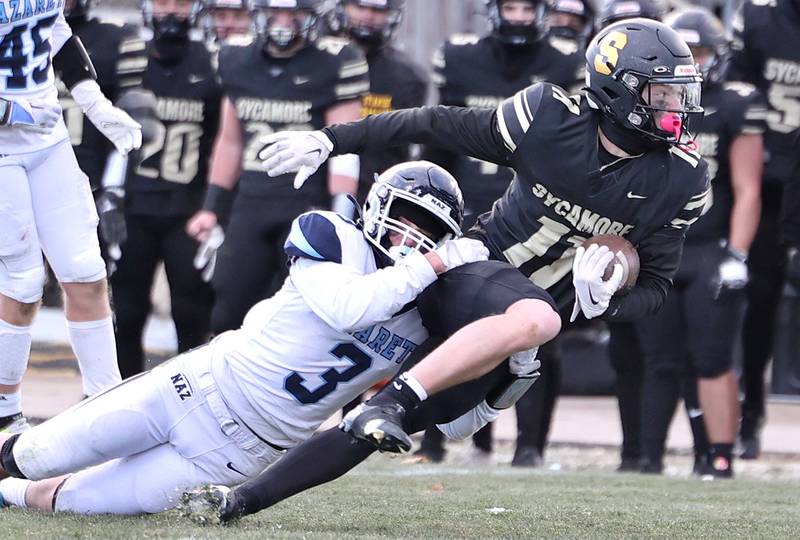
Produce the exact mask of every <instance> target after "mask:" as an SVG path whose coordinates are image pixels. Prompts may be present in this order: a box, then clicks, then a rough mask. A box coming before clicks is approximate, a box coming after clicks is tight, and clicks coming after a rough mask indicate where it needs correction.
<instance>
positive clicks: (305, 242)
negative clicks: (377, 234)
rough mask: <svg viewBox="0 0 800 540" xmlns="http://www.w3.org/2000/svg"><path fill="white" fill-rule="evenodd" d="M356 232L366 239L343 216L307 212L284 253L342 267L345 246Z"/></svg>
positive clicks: (295, 226) (299, 219)
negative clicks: (348, 238)
mask: <svg viewBox="0 0 800 540" xmlns="http://www.w3.org/2000/svg"><path fill="white" fill-rule="evenodd" d="M353 233H357V234H358V235H359V236H360V237H362V238H363V235H362V234H361V232H360V231H359V230H358V228H356V226H355V224H354V223H353V222H352V221H349V220H346V219H345V218H343V217H342V216H340V215H339V214H336V213H334V212H328V211H312V212H306V213H305V214H301V215H300V216H298V217H297V218H296V219H295V220H294V221H293V222H292V228H291V230H290V231H289V236H288V237H287V238H286V243H285V244H284V245H283V250H284V252H285V253H286V255H287V256H288V257H302V258H305V259H312V260H314V261H327V262H333V263H337V264H341V263H342V247H343V245H346V241H347V237H349V236H350V234H353Z"/></svg>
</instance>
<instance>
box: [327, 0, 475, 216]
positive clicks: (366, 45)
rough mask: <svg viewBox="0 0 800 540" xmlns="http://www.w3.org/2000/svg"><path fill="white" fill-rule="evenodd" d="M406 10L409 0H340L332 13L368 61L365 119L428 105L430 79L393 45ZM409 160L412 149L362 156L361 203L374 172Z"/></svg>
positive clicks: (331, 22)
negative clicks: (383, 113)
mask: <svg viewBox="0 0 800 540" xmlns="http://www.w3.org/2000/svg"><path fill="white" fill-rule="evenodd" d="M404 10H405V0H337V2H336V5H335V6H334V8H333V9H332V10H331V11H330V12H329V13H328V14H327V17H326V21H327V25H328V27H329V28H330V30H331V31H332V32H333V33H335V34H336V35H339V36H342V37H346V38H348V39H350V40H352V41H353V43H354V44H356V45H358V47H359V48H360V49H361V51H362V52H363V53H364V56H365V57H366V59H367V65H368V66H369V93H368V94H366V95H364V96H362V97H361V116H362V118H363V117H366V116H369V115H370V114H378V113H382V112H389V111H394V110H397V109H408V108H411V107H420V106H422V105H424V104H425V97H426V95H427V93H428V80H427V77H426V75H425V73H424V71H423V70H422V68H420V66H418V65H417V64H415V63H414V62H413V61H412V60H411V58H409V57H408V55H407V54H406V53H404V52H403V51H401V50H400V49H398V48H397V47H395V46H394V44H393V43H392V41H393V39H394V35H395V33H396V31H397V28H398V27H399V26H400V23H401V22H402V20H403V14H404ZM409 156H410V148H409V145H400V146H394V147H392V148H386V149H384V150H382V151H380V152H375V153H371V154H361V155H359V159H360V168H361V172H360V174H359V179H358V196H357V198H358V200H359V201H364V200H365V198H366V196H367V193H368V192H369V190H370V188H371V187H372V184H373V182H374V181H375V171H383V170H386V169H387V168H389V167H391V166H392V165H394V164H396V163H400V162H401V161H406V160H408V159H409ZM445 168H446V167H445ZM459 183H461V179H460V178H459ZM461 186H462V189H463V184H461ZM347 204H348V205H349V203H347Z"/></svg>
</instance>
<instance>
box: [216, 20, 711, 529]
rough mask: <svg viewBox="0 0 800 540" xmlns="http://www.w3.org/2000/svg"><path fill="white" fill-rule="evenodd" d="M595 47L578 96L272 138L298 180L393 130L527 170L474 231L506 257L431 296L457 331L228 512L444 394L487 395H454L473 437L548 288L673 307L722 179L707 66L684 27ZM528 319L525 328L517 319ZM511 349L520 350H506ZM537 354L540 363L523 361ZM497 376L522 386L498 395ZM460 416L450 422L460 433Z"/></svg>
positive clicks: (270, 167)
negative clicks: (696, 139)
mask: <svg viewBox="0 0 800 540" xmlns="http://www.w3.org/2000/svg"><path fill="white" fill-rule="evenodd" d="M586 60H587V73H588V76H587V91H586V93H585V94H584V95H578V96H567V95H566V93H565V92H564V91H563V90H562V89H561V88H559V87H557V86H553V85H550V84H546V83H539V84H535V85H533V86H530V87H528V88H527V89H525V90H522V91H520V92H518V93H517V94H515V95H514V97H512V98H509V99H508V100H506V101H504V102H503V103H501V104H500V106H499V107H498V108H497V109H495V110H494V111H493V110H490V109H480V108H458V107H442V106H439V107H426V108H421V109H411V110H407V111H397V112H393V113H387V114H383V115H377V116H372V117H369V118H367V119H365V120H362V121H360V122H355V123H351V124H346V125H338V126H329V127H327V128H325V129H324V130H322V131H321V132H316V133H311V134H307V133H300V132H292V133H283V134H276V135H272V136H269V137H267V138H266V139H265V142H267V143H269V146H268V147H267V148H266V149H265V150H264V151H263V152H262V153H261V157H262V159H264V160H265V162H264V166H265V167H266V169H267V171H268V172H269V173H270V174H272V175H278V174H285V173H286V172H288V171H293V170H294V171H297V170H300V174H299V176H298V181H302V180H304V178H307V177H308V175H309V174H310V173H311V172H312V171H313V170H315V169H316V167H317V166H319V165H320V164H321V163H322V162H324V159H325V158H327V156H328V155H330V154H331V153H340V152H358V151H362V150H371V149H373V148H381V147H383V146H385V145H387V144H388V143H389V142H390V141H395V142H401V141H402V142H406V141H416V142H421V143H426V144H439V145H442V146H445V147H446V148H447V149H449V150H450V151H453V152H456V153H465V154H470V155H473V156H475V157H477V158H480V159H485V160H491V161H495V162H498V163H500V164H503V165H511V166H512V167H513V168H514V170H515V172H516V176H515V178H514V180H513V181H512V183H511V185H510V186H509V188H508V190H507V191H506V193H505V194H504V195H503V197H502V198H501V199H500V200H499V201H498V202H497V203H496V204H495V206H494V210H493V212H491V213H487V214H484V215H482V216H481V217H480V218H479V220H478V223H477V225H476V226H475V227H474V228H473V230H472V231H470V233H468V234H469V235H471V236H473V237H476V238H480V239H482V240H483V241H484V242H485V244H486V246H487V247H488V248H489V251H490V254H491V257H492V258H494V259H495V260H490V261H487V262H484V263H473V264H471V265H466V266H465V267H464V271H462V272H457V271H451V272H448V273H445V274H443V276H442V278H443V279H444V281H443V282H442V283H441V284H439V285H437V286H436V287H432V288H429V289H428V294H426V295H424V296H425V297H423V298H421V299H420V303H419V304H418V305H419V308H420V310H421V313H422V314H423V319H424V320H425V322H426V326H428V328H429V330H430V331H431V334H432V335H435V336H436V335H438V336H443V337H446V336H448V335H450V334H452V335H451V337H450V338H448V339H447V340H446V341H444V343H443V344H442V345H441V346H439V347H438V348H436V349H435V350H434V351H433V352H431V353H430V354H428V355H427V356H425V357H424V358H423V359H422V360H421V361H420V362H419V363H418V364H416V365H415V366H414V367H413V368H411V369H410V370H408V371H405V372H404V373H403V374H402V375H401V376H400V377H399V378H396V379H395V380H394V381H392V384H391V385H387V386H386V388H384V389H383V390H381V392H379V393H378V394H377V395H376V396H375V397H373V398H372V399H371V400H370V401H369V402H367V404H366V406H365V407H364V406H362V409H361V411H360V412H359V414H356V415H348V416H349V418H347V419H346V425H347V427H348V429H349V434H348V433H345V432H343V431H342V430H339V429H336V428H334V429H331V430H328V431H326V432H324V433H322V434H319V435H317V436H316V437H315V438H314V439H311V440H310V441H308V442H307V443H305V444H303V445H300V446H298V447H296V448H294V449H293V450H292V451H290V452H289V454H288V455H287V456H286V457H285V458H284V460H283V461H282V462H281V463H279V464H278V465H277V466H276V467H272V468H270V469H269V470H268V471H267V472H266V473H264V474H262V475H261V476H260V477H259V478H258V479H257V480H254V481H252V482H249V483H246V484H244V485H243V486H242V487H240V488H239V489H238V490H236V491H235V492H233V495H232V496H228V495H230V494H227V495H223V497H222V500H221V501H220V502H221V505H220V517H221V519H222V520H226V519H231V518H232V517H236V516H239V515H242V514H248V513H253V512H255V511H258V510H259V509H262V508H266V507H267V506H270V505H272V504H275V503H277V502H278V501H280V500H283V499H285V498H286V497H289V496H291V495H293V494H295V493H297V492H298V491H301V490H303V489H307V488H309V487H312V486H314V485H318V484H319V483H322V482H326V481H330V480H333V479H335V478H336V477H338V476H340V475H341V474H344V473H345V472H347V470H349V469H351V468H352V467H354V466H355V465H357V464H358V463H360V462H361V461H363V460H364V459H366V457H367V456H369V455H370V454H371V453H372V452H374V451H375V450H376V448H380V449H382V450H384V451H398V450H407V449H408V448H409V447H410V441H409V440H408V438H407V436H405V437H404V435H403V434H402V430H401V429H400V425H399V424H402V425H403V426H404V427H405V428H406V429H407V430H408V431H416V430H417V429H420V428H421V427H423V426H424V425H426V423H427V422H428V421H429V420H430V417H429V416H428V414H429V413H430V410H427V411H426V409H427V408H428V407H430V405H431V403H432V402H434V401H437V400H445V401H444V402H443V403H440V405H442V406H444V405H446V404H447V403H448V401H449V402H451V403H452V404H453V405H456V404H457V405H459V406H464V405H468V402H469V401H470V399H471V400H472V403H473V405H475V408H474V409H472V411H469V410H467V412H466V414H464V415H463V416H458V415H460V414H462V413H464V410H463V409H462V410H456V409H455V408H452V409H451V410H450V411H448V412H449V413H450V414H449V415H448V416H444V417H438V418H435V420H436V421H438V422H444V423H448V422H449V421H450V420H452V419H453V418H456V420H455V421H454V422H455V424H461V422H462V421H463V422H466V423H467V424H469V427H470V429H466V430H463V431H462V430H458V433H459V435H462V436H463V435H464V433H465V432H466V433H467V434H468V433H469V431H474V429H477V428H479V427H481V426H482V424H483V423H485V421H486V420H490V419H491V416H492V415H495V416H496V413H497V412H498V411H497V410H496V409H495V408H493V407H491V405H492V403H494V404H495V405H497V406H498V407H502V406H509V405H510V403H513V400H514V399H515V398H516V397H518V392H519V391H524V390H525V389H527V388H528V387H529V386H530V384H529V383H526V382H523V381H521V379H522V378H524V377H510V378H509V375H508V374H509V372H511V373H515V372H512V371H511V370H512V369H513V368H514V367H515V366H519V365H520V364H527V365H528V366H529V367H530V368H533V367H534V366H535V365H536V364H538V362H537V361H536V360H535V351H534V350H530V349H527V350H526V347H530V345H531V343H534V344H535V343H536V341H538V342H539V343H542V342H543V341H547V340H549V339H550V338H552V337H553V335H554V333H555V332H554V330H558V325H556V326H555V327H554V326H552V324H553V322H554V321H553V318H552V311H548V310H550V306H551V305H554V304H552V303H551V302H552V300H551V299H549V298H548V296H547V294H546V293H545V291H544V289H546V290H547V292H550V293H551V294H552V295H553V297H554V298H555V299H556V303H557V304H558V307H559V308H560V309H561V310H562V313H563V314H564V315H569V312H570V311H569V310H570V308H571V309H572V316H571V317H570V318H572V319H575V318H576V317H577V316H578V315H579V314H581V313H582V314H583V316H584V317H587V318H602V319H605V320H635V319H638V318H641V317H643V316H645V315H647V314H648V313H652V312H655V311H657V310H658V309H659V308H660V307H661V306H662V304H663V303H664V300H665V298H666V295H667V291H668V289H669V286H670V283H671V279H672V276H673V275H674V273H675V271H676V270H677V268H678V264H679V262H680V258H681V249H682V245H683V240H684V235H685V233H686V229H687V228H688V227H689V226H690V225H691V224H692V223H693V222H694V221H696V220H697V218H698V217H699V215H700V213H701V211H702V209H703V208H704V207H705V205H706V203H707V197H708V192H709V183H708V176H707V174H708V171H707V168H706V164H705V162H703V161H702V159H701V158H700V156H699V155H698V154H696V153H694V152H693V151H692V150H691V149H690V148H688V146H687V145H688V141H687V136H686V129H687V122H690V118H691V117H693V116H694V115H695V114H697V113H700V112H702V109H701V108H700V107H699V98H700V96H699V90H700V77H699V74H698V73H697V71H696V68H695V66H694V60H693V58H692V56H691V53H690V51H689V48H688V47H687V45H686V44H685V43H684V42H683V40H682V39H681V38H680V37H679V36H678V35H677V33H676V32H675V31H673V30H672V29H670V28H669V27H667V26H665V25H663V24H660V23H657V22H654V21H648V20H644V19H636V20H632V21H628V22H626V23H625V24H624V25H622V24H620V25H612V26H611V27H609V28H607V29H606V30H605V31H602V32H600V34H599V35H598V36H597V37H596V38H595V39H594V40H593V41H592V43H591V45H590V46H589V48H588V51H587V54H586ZM601 232H604V233H610V234H616V235H621V236H625V237H626V238H628V239H629V240H630V241H631V242H632V243H633V244H634V245H636V246H637V248H638V252H639V256H640V259H641V263H642V270H641V273H640V274H639V279H638V282H637V284H636V286H634V287H633V288H632V289H631V290H630V291H629V292H628V293H627V294H626V295H614V290H615V289H616V287H617V286H618V285H619V283H620V278H621V275H620V270H621V268H620V269H617V270H615V272H614V273H615V274H616V275H615V276H612V277H611V278H610V279H609V280H608V281H603V279H602V274H603V271H604V270H605V268H606V263H608V262H610V261H611V259H612V258H613V256H614V255H613V254H612V253H611V252H610V251H608V249H607V248H605V249H602V248H598V249H593V250H591V251H587V250H584V249H583V247H580V246H581V244H582V242H583V241H584V240H585V239H586V238H588V237H590V236H592V235H594V234H599V233H601ZM595 265H596V266H595ZM514 268H516V270H515V269H514ZM589 268H594V270H590V269H589ZM497 314H499V315H497ZM431 315H434V316H431ZM517 316H518V318H517V319H516V320H515V321H514V322H515V323H516V325H518V326H514V327H510V326H507V323H508V322H509V321H508V319H509V318H511V317H517ZM470 321H472V322H470ZM498 322H499V323H503V322H505V323H506V325H505V326H498V325H497V323H498ZM426 349H427V350H430V349H429V347H420V352H421V353H422V354H424V353H425V352H426V351H425V350H426ZM415 356H416V359H419V355H415ZM508 356H511V357H512V359H514V360H518V361H517V362H514V363H513V364H512V363H511V362H509V363H505V362H503V359H504V358H507V357H508ZM521 356H522V357H523V359H524V360H527V362H525V361H523V362H519V360H520V357H521ZM537 367H538V366H537ZM517 373H519V372H517ZM522 373H527V374H528V375H532V374H533V371H528V370H524V371H523V372H522ZM491 377H495V378H494V379H492V380H490V379H491ZM503 377H505V379H504V378H503ZM470 379H475V380H472V381H470V382H468V383H466V384H462V385H461V386H455V387H451V388H449V390H447V391H445V392H441V393H439V394H437V395H435V396H432V398H431V399H429V400H423V398H424V397H425V395H426V393H431V394H434V393H437V392H439V391H440V390H442V389H444V388H448V387H450V386H451V385H452V384H453V383H459V382H464V381H469V380H470ZM493 382H494V383H497V382H500V383H508V384H507V386H505V387H503V388H501V391H500V392H499V393H496V392H494V391H493V390H495V389H497V388H498V387H492V386H491V383H493ZM470 394H473V395H471V396H470ZM421 400H423V401H422V404H421V406H417V404H419V403H420V401H421ZM498 401H499V403H498ZM406 411H408V412H407V413H406ZM492 411H494V413H492ZM353 412H356V411H353ZM478 420H480V421H478ZM454 422H449V424H448V425H445V426H444V429H446V430H447V431H453V430H452V429H451V428H453V427H454ZM353 437H355V438H356V439H357V441H358V442H355V443H353Z"/></svg>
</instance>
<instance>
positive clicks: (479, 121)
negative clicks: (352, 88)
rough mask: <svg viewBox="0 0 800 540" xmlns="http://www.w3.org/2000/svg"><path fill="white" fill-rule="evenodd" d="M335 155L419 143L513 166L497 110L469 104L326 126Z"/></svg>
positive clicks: (380, 115) (407, 111) (385, 115)
mask: <svg viewBox="0 0 800 540" xmlns="http://www.w3.org/2000/svg"><path fill="white" fill-rule="evenodd" d="M323 131H324V132H325V133H326V134H327V135H328V137H329V138H330V139H331V141H332V142H333V145H334V149H333V154H361V153H364V152H375V151H378V150H383V149H385V148H387V147H389V146H394V145H398V144H408V143H418V144H428V145H433V146H438V147H440V148H442V149H444V150H447V151H450V152H453V153H456V154H465V155H468V156H472V157H475V158H478V159H482V160H484V161H491V162H493V163H497V164H498V165H505V166H509V161H508V158H509V156H510V152H509V151H508V149H507V147H506V145H505V144H504V142H503V138H502V136H501V135H500V130H499V127H498V123H497V113H496V112H495V111H492V110H491V109H478V108H468V107H445V106H442V105H439V106H435V107H418V108H415V109H405V110H401V111H393V112H389V113H383V114H376V115H373V116H369V117H367V118H365V119H363V120H359V121H357V122H350V123H347V124H337V125H333V126H328V127H326V128H324V129H323Z"/></svg>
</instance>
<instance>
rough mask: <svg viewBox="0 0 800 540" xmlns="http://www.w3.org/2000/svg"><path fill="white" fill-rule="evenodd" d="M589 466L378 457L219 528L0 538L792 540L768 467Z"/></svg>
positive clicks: (794, 500) (794, 515) (795, 516)
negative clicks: (706, 471) (734, 471)
mask: <svg viewBox="0 0 800 540" xmlns="http://www.w3.org/2000/svg"><path fill="white" fill-rule="evenodd" d="M580 455H583V456H584V457H587V454H586V452H581V453H580ZM593 455H594V454H592V453H591V452H590V453H589V454H588V457H589V458H590V459H592V456H593ZM570 459H571V458H565V459H562V460H561V461H569V460H570ZM604 459H606V461H608V459H607V456H606V457H605V458H604ZM684 461H686V463H687V464H688V460H684ZM588 465H589V463H584V464H583V465H581V466H566V467H562V466H561V465H559V466H558V467H552V466H551V467H549V468H547V469H545V470H522V471H521V470H518V469H511V468H509V467H508V466H507V465H505V464H499V465H481V466H469V465H457V464H446V465H413V466H412V465H403V464H401V463H400V461H399V460H390V459H388V458H385V457H380V456H379V457H377V458H373V459H372V460H370V461H369V462H367V463H366V464H364V465H363V466H362V467H360V468H359V469H356V471H353V473H351V474H350V475H348V476H345V477H344V478H342V479H340V480H338V481H336V482H333V483H331V484H328V485H326V486H322V487H320V488H318V489H316V490H312V491H309V492H307V493H304V494H301V495H299V496H297V497H295V498H293V499H289V500H288V501H286V502H284V503H282V504H280V505H278V506H276V507H274V508H271V509H269V510H266V511H264V512H262V513H260V514H257V515H255V516H250V517H247V518H245V519H243V520H242V521H240V522H239V523H237V524H235V525H232V526H228V527H197V526H193V525H192V524H190V523H189V522H187V521H185V520H184V519H183V518H181V517H180V516H179V515H178V514H177V513H175V512H170V513H167V514H163V515H158V516H146V517H137V518H120V517H92V518H89V517H77V516H71V515H44V514H38V513H34V512H28V511H21V510H17V509H5V510H0V538H3V539H7V538H8V539H11V538H41V539H48V538H58V539H66V538H103V539H105V538H330V539H340V538H414V539H417V538H480V539H485V538H515V539H517V538H621V537H626V538H720V539H725V540H728V539H734V538H747V539H750V538H769V539H775V538H798V537H800V482H798V480H797V477H796V476H794V475H792V474H788V475H784V474H783V473H782V471H781V470H779V469H776V468H775V467H774V466H771V465H768V466H767V467H766V469H769V470H771V472H772V473H773V474H772V475H767V476H766V478H767V479H760V478H759V477H758V476H760V475H758V476H757V475H753V474H749V473H748V474H745V475H740V478H737V479H736V480H734V481H730V482H719V481H717V482H701V481H699V480H697V479H693V478H687V477H674V476H673V477H670V476H667V477H654V476H642V475H620V474H615V473H613V472H611V471H610V467H609V466H608V464H606V465H604V466H601V467H600V468H601V471H602V472H598V471H597V470H589V469H587V468H586V467H587V466H588ZM681 466H682V467H683V462H682V465H681ZM792 466H794V465H792ZM551 469H559V470H551ZM766 469H765V470H766ZM154 473H155V474H157V471H154ZM683 476H685V475H683ZM784 476H787V477H790V478H791V479H790V480H781V479H780V478H782V477H784Z"/></svg>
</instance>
